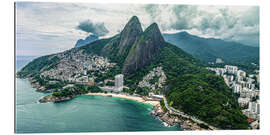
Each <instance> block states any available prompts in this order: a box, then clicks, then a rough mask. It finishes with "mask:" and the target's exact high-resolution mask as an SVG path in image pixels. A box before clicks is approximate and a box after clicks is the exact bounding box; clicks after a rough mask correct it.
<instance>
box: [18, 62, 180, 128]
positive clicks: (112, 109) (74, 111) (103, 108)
mask: <svg viewBox="0 0 270 135" xmlns="http://www.w3.org/2000/svg"><path fill="white" fill-rule="evenodd" d="M29 61H30V60H28V61H24V62H19V59H17V61H16V63H17V67H16V70H17V71H18V70H19V69H21V68H22V67H18V63H20V65H21V66H24V65H25V64H26V63H27V62H29ZM47 94H48V93H40V92H36V91H35V89H34V88H32V87H31V84H30V83H29V81H28V80H26V79H18V78H17V79H16V122H15V123H16V125H15V126H16V132H17V133H59V132H125V131H176V130H181V129H180V128H179V127H177V126H174V127H166V126H164V124H163V123H162V122H161V121H160V120H158V118H157V117H155V116H151V115H149V114H150V112H151V111H153V106H152V105H148V104H143V103H140V102H136V101H132V100H127V99H122V98H117V97H104V96H98V95H95V96H94V95H82V96H79V97H76V98H74V99H72V100H70V101H66V102H61V103H38V100H39V99H40V98H42V97H43V96H46V95H47Z"/></svg>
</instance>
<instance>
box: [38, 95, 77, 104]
mask: <svg viewBox="0 0 270 135" xmlns="http://www.w3.org/2000/svg"><path fill="white" fill-rule="evenodd" d="M77 96H78V95H71V96H67V97H57V96H54V95H47V96H45V97H43V98H41V99H40V100H39V102H40V103H47V102H62V101H67V100H71V99H73V98H75V97H77Z"/></svg>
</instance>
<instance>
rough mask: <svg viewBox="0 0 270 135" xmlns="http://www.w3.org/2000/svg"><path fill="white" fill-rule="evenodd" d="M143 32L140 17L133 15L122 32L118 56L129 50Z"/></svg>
mask: <svg viewBox="0 0 270 135" xmlns="http://www.w3.org/2000/svg"><path fill="white" fill-rule="evenodd" d="M142 32H143V30H142V27H141V23H140V21H139V19H138V17H136V16H133V17H132V18H131V19H130V20H129V22H128V23H127V24H126V26H125V27H124V29H123V31H122V32H121V34H120V43H119V51H118V54H117V55H118V56H119V55H121V54H122V53H123V52H125V51H128V49H129V48H130V46H131V45H132V44H133V43H134V42H135V40H136V37H137V36H138V35H139V34H141V33H142Z"/></svg>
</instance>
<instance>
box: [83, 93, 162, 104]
mask: <svg viewBox="0 0 270 135" xmlns="http://www.w3.org/2000/svg"><path fill="white" fill-rule="evenodd" d="M86 95H101V96H110V95H111V96H112V97H119V98H124V99H129V100H134V101H137V102H141V103H145V104H151V105H153V106H156V105H159V104H160V103H159V101H145V100H144V99H143V98H141V97H135V96H130V95H123V94H115V93H107V94H105V93H87V94H86Z"/></svg>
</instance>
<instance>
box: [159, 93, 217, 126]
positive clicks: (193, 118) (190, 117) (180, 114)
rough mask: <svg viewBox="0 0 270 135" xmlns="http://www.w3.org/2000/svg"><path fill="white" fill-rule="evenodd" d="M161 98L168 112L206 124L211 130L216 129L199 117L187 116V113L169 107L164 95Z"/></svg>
mask: <svg viewBox="0 0 270 135" xmlns="http://www.w3.org/2000/svg"><path fill="white" fill-rule="evenodd" d="M163 100H164V104H165V107H166V108H167V110H169V112H170V114H175V115H179V116H181V117H184V118H188V119H191V120H193V121H194V122H196V123H198V124H203V125H206V126H208V128H209V129H211V130H218V128H216V127H214V126H211V125H209V124H208V123H206V122H204V121H202V120H199V119H197V118H195V117H193V116H189V115H187V114H185V113H184V112H181V111H179V110H176V109H174V108H173V107H170V106H169V105H168V103H167V99H166V97H165V96H163Z"/></svg>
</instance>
